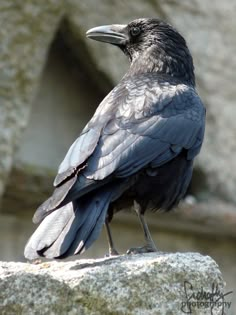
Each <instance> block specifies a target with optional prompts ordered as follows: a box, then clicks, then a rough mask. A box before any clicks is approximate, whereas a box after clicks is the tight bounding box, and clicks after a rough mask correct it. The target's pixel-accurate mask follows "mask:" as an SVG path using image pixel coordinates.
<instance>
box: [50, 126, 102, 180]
mask: <svg viewBox="0 0 236 315" xmlns="http://www.w3.org/2000/svg"><path fill="white" fill-rule="evenodd" d="M99 137H100V130H99V129H89V130H88V131H86V132H84V133H82V134H81V135H80V137H79V138H78V139H76V141H75V142H74V143H73V144H72V146H71V147H70V149H69V151H68V152H67V154H66V156H65V158H64V160H63V161H62V163H61V164H60V166H59V170H58V175H57V176H56V178H55V180H54V186H58V185H59V184H61V182H62V181H63V180H65V179H66V178H67V177H68V176H70V175H71V174H73V173H74V172H75V170H76V169H77V168H78V167H79V166H80V165H81V164H83V163H84V162H85V161H86V159H87V158H88V157H89V156H90V155H91V154H92V153H93V151H94V149H95V147H96V145H97V142H98V140H99Z"/></svg>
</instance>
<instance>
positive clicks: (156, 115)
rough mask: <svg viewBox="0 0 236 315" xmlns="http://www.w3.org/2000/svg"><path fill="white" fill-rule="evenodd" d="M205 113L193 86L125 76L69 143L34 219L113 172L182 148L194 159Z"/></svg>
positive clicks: (155, 161)
mask: <svg viewBox="0 0 236 315" xmlns="http://www.w3.org/2000/svg"><path fill="white" fill-rule="evenodd" d="M204 119H205V110H204V107H203V105H202V103H201V101H200V99H199V97H198V95H197V94H196V92H195V90H194V89H193V88H191V87H188V86H186V85H183V84H177V85H176V84H174V83H173V84H171V83H166V82H164V81H163V82H158V81H155V80H152V78H146V80H145V78H144V79H143V78H142V79H140V80H137V79H136V80H134V79H132V80H127V81H122V82H121V83H120V84H119V85H118V86H117V87H116V88H115V89H114V90H113V91H112V92H111V93H110V94H109V95H108V96H107V97H106V98H105V99H104V101H103V102H102V103H101V104H100V106H99V107H98V109H97V111H96V112H95V115H94V116H93V118H92V119H91V121H90V122H89V123H88V125H87V126H86V127H85V129H84V131H83V132H82V134H81V136H80V137H79V138H78V139H77V140H76V141H75V142H74V144H73V145H72V146H71V148H70V149H69V151H68V153H67V155H66V157H65V159H64V161H63V162H62V164H61V165H60V167H59V172H58V175H57V177H56V179H55V182H54V184H55V185H56V186H57V187H56V189H55V190H54V193H53V195H52V196H51V197H50V198H49V199H48V200H46V201H45V202H44V203H43V204H42V205H41V206H40V207H39V208H38V210H37V212H36V214H35V218H34V221H35V222H39V221H40V220H42V218H43V216H45V215H47V214H48V213H49V212H50V211H53V210H54V209H56V208H57V207H59V206H61V205H62V204H65V203H66V202H69V201H71V200H74V199H75V198H78V197H79V196H81V195H83V194H84V193H87V192H88V191H90V190H91V189H94V187H98V186H99V185H101V184H102V183H106V182H107V181H109V180H110V178H111V176H116V177H126V176H129V175H132V174H134V173H135V172H136V171H138V170H140V169H141V168H142V167H145V166H147V165H150V166H151V167H157V166H160V165H162V164H165V163H166V162H168V161H169V160H171V159H172V158H174V157H175V156H176V155H177V154H178V153H179V152H180V151H181V150H182V149H183V148H185V149H187V150H188V155H189V158H190V159H192V158H193V157H194V156H195V155H196V154H197V153H198V152H199V150H200V147H201V144H202V140H203V134H204ZM75 174H79V176H77V175H76V176H75ZM104 179H106V180H104ZM101 180H102V181H101ZM68 192H69V193H68ZM63 202H64V203H63ZM42 214H43V215H42Z"/></svg>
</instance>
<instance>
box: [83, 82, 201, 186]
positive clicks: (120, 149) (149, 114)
mask: <svg viewBox="0 0 236 315" xmlns="http://www.w3.org/2000/svg"><path fill="white" fill-rule="evenodd" d="M124 88H125V89H126V90H128V91H129V93H128V94H126V97H125V98H123V99H122V104H119V105H118V106H117V111H116V114H115V116H114V117H112V119H111V120H110V121H109V122H108V123H107V125H106V127H105V128H103V130H102V134H101V136H100V139H99V142H98V144H97V146H96V149H95V150H94V152H93V154H92V155H91V156H90V158H89V159H88V161H87V167H86V169H85V170H84V171H83V174H84V175H85V176H86V177H87V178H89V179H93V180H102V179H104V178H106V177H107V176H109V175H110V174H114V175H115V176H116V177H126V176H129V175H132V174H134V173H135V172H136V171H138V170H140V169H141V168H142V167H144V166H146V165H151V166H153V167H155V166H159V165H162V164H164V163H166V162H167V161H169V160H171V159H172V158H173V157H174V156H176V155H177V154H178V153H179V152H180V151H181V150H182V149H183V148H184V149H186V150H188V155H189V158H193V157H194V156H195V155H196V154H197V153H198V152H199V148H200V146H201V144H202V141H203V135H204V125H205V109H204V107H203V105H202V103H201V100H200V99H199V97H198V95H197V94H196V92H195V90H194V89H193V88H191V87H188V86H186V85H183V84H177V85H176V84H167V83H165V84H164V83H163V84H160V83H158V84H156V83H155V82H154V83H152V81H150V80H149V81H147V82H143V81H141V80H140V82H139V81H136V82H128V83H126V84H125V87H124Z"/></svg>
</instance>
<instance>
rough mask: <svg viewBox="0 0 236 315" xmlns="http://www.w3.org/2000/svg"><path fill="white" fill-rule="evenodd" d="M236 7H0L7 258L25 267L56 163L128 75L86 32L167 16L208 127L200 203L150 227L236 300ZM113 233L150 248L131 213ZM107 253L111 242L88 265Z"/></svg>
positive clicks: (2, 224)
mask: <svg viewBox="0 0 236 315" xmlns="http://www.w3.org/2000/svg"><path fill="white" fill-rule="evenodd" d="M235 10H236V3H235V2H234V1H233V0H225V1H223V2H218V1H210V0H206V1H200V0H196V1H187V0H183V1H177V0H167V1H164V0H159V1H158V0H154V1H151V0H149V1H145V2H144V1H141V0H137V1H133V0H131V1H123V0H120V1H115V0H113V1H108V0H98V1H96V2H95V1H92V0H88V1H83V2H82V1H75V0H68V1H62V0H58V1H54V0H43V1H40V2H38V1H34V0H31V1H24V2H22V3H21V2H19V1H17V0H10V1H1V3H0V22H1V28H0V38H1V41H0V65H1V71H0V101H1V107H0V113H1V115H0V155H1V159H0V192H1V194H2V195H3V198H2V207H1V212H0V259H1V260H17V261H24V258H23V248H24V245H25V243H26V241H27V238H28V237H29V235H30V234H31V232H32V231H33V230H34V229H35V226H33V224H32V222H31V217H32V215H33V213H34V211H35V208H36V207H37V206H38V205H39V204H40V203H41V202H42V201H43V200H44V199H45V198H47V197H48V196H49V194H50V193H51V191H52V181H53V178H54V176H55V173H56V170H57V167H58V165H59V163H60V162H61V160H62V159H63V157H64V155H65V153H66V151H67V150H68V148H69V146H70V144H71V143H72V142H73V141H74V139H75V138H76V137H77V136H78V135H79V133H80V131H81V129H82V127H83V126H84V125H85V124H86V122H87V121H88V119H89V117H91V115H92V114H93V112H94V110H95V109H96V107H97V105H98V104H99V102H100V101H101V100H102V99H103V97H104V96H105V95H106V94H107V93H108V91H109V90H110V89H111V88H112V87H113V86H114V85H115V84H116V83H117V82H118V81H119V79H120V78H121V77H122V75H123V74H124V73H125V71H126V69H127V67H128V62H127V60H126V59H125V57H124V56H123V55H122V53H120V52H119V50H118V49H117V48H115V47H111V46H109V45H104V44H100V43H96V42H94V41H89V40H87V39H86V37H85V32H86V30H87V29H89V28H91V27H93V26H97V25H103V24H111V23H127V22H129V21H130V20H132V19H134V18H137V17H147V16H150V17H159V18H161V19H164V20H166V21H169V22H170V23H172V24H173V25H175V26H176V27H177V29H178V30H179V31H180V32H181V33H182V34H183V35H184V37H185V38H186V40H187V42H188V45H189V48H190V50H191V52H192V54H193V58H194V62H195V68H196V76H197V88H198V91H199V94H200V95H201V97H202V99H203V101H204V103H205V105H206V107H207V129H206V137H205V143H204V147H203V149H202V152H201V155H200V156H199V158H198V159H197V162H196V165H195V170H194V176H193V180H192V184H191V187H190V190H189V194H191V195H192V196H194V198H187V200H188V202H184V203H183V204H182V205H181V206H180V207H179V208H178V209H176V211H174V212H173V213H170V214H150V227H151V230H152V232H153V235H154V239H155V240H156V242H157V246H158V247H159V248H160V250H162V251H199V252H201V253H202V254H208V255H211V256H212V257H213V258H214V259H215V260H216V262H217V263H218V264H219V266H220V268H221V271H222V272H223V275H224V278H225V280H226V282H227V286H228V288H229V289H231V290H234V297H233V298H234V301H235V300H236V209H235V208H236V207H235V206H236V171H235V169H236V141H235V135H236V124H235V120H236V106H235V98H236V91H235V86H234V85H235V72H236V54H235V47H236V37H235V35H234V33H235V29H236V19H235V18H234V13H235V12H236V11H235ZM112 227H113V229H114V237H115V240H116V242H117V245H118V246H117V247H118V249H119V250H120V252H121V253H124V252H125V251H126V250H127V248H129V247H131V246H133V245H138V244H140V243H142V241H143V240H142V233H141V231H140V228H139V225H138V222H137V220H136V217H135V216H134V215H131V214H129V213H124V214H119V215H118V216H117V217H115V219H114V221H113V224H112ZM106 250H107V246H106V239H105V237H104V235H102V236H101V237H100V239H99V240H98V241H97V242H96V243H95V245H94V246H93V247H92V248H91V249H90V250H89V251H88V252H87V253H86V255H85V256H87V257H88V256H89V257H100V256H103V255H104V253H106ZM85 256H84V257H85ZM76 258H77V257H76ZM235 304H236V303H234V313H235V312H236V305H235ZM231 312H232V314H233V307H232V309H231Z"/></svg>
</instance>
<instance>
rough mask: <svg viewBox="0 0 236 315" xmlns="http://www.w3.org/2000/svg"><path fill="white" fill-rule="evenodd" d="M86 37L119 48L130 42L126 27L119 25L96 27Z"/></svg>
mask: <svg viewBox="0 0 236 315" xmlns="http://www.w3.org/2000/svg"><path fill="white" fill-rule="evenodd" d="M86 35H87V37H88V38H92V39H94V40H97V41H100V42H105V43H109V44H113V45H118V46H122V45H125V44H126V42H127V40H128V36H127V33H126V25H119V24H114V25H104V26H98V27H94V28H91V29H90V30H88V31H87V33H86Z"/></svg>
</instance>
